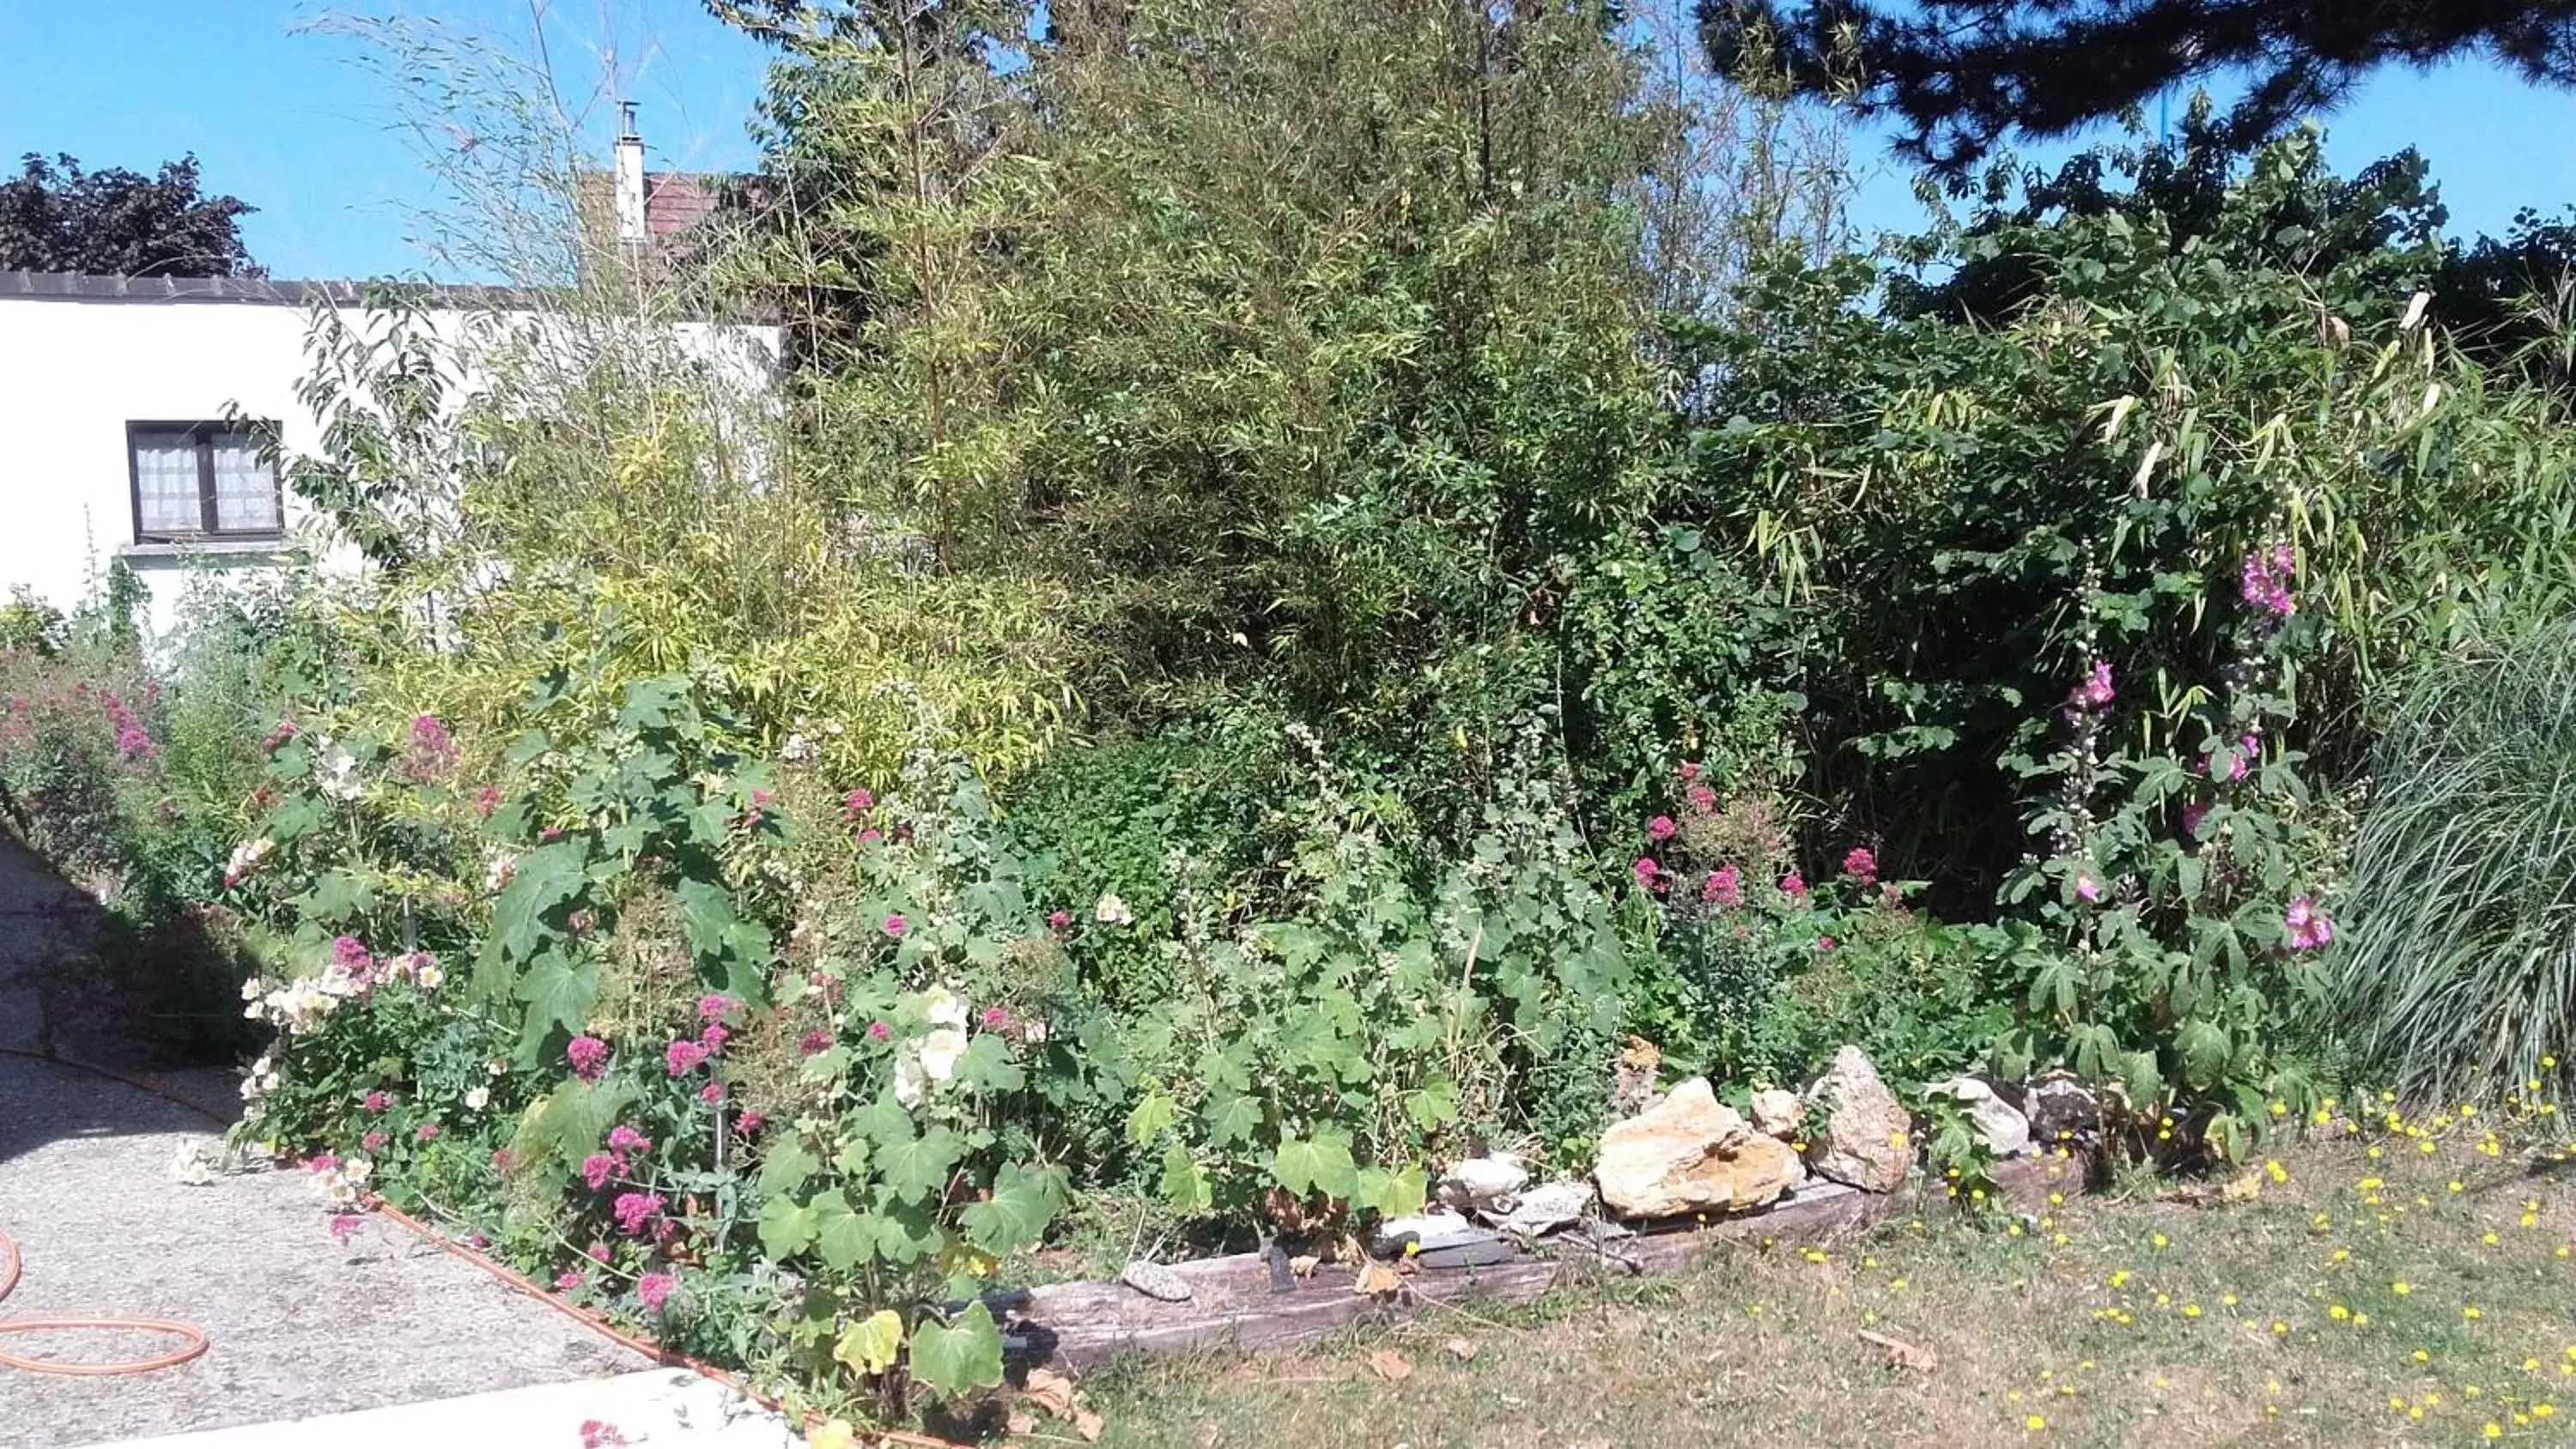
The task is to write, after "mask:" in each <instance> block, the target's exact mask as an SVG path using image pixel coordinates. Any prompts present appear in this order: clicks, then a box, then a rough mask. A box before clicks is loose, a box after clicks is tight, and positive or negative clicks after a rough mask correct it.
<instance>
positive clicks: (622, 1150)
mask: <svg viewBox="0 0 2576 1449" xmlns="http://www.w3.org/2000/svg"><path fill="white" fill-rule="evenodd" d="M608 1150H609V1151H611V1152H614V1153H616V1154H617V1155H619V1156H620V1157H623V1156H625V1155H626V1154H628V1153H630V1152H631V1153H634V1154H636V1155H638V1156H641V1155H643V1154H644V1153H647V1152H650V1151H652V1150H653V1139H652V1138H650V1137H647V1136H645V1135H644V1134H643V1133H641V1132H638V1131H636V1130H635V1129H634V1128H632V1127H629V1126H627V1125H626V1124H625V1123H623V1122H620V1123H618V1124H617V1125H616V1126H614V1127H611V1128H609V1129H608Z"/></svg>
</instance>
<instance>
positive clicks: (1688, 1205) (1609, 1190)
mask: <svg viewBox="0 0 2576 1449" xmlns="http://www.w3.org/2000/svg"><path fill="white" fill-rule="evenodd" d="M1804 1175H1805V1174H1804V1173H1803V1172H1802V1171H1801V1169H1800V1168H1799V1166H1798V1155H1797V1154H1796V1153H1794V1152H1791V1151H1790V1150H1789V1149H1788V1147H1787V1145H1785V1144H1783V1143H1782V1142H1780V1141H1778V1140H1777V1139H1775V1138H1770V1137H1765V1136H1763V1135H1762V1134H1761V1133H1759V1132H1756V1131H1754V1130H1753V1129H1752V1127H1751V1126H1749V1125H1748V1124H1747V1123H1746V1122H1745V1120H1744V1119H1743V1118H1742V1117H1739V1116H1737V1115H1736V1114H1735V1112H1734V1110H1733V1109H1732V1108H1729V1107H1726V1106H1722V1105H1720V1104H1719V1102H1718V1100H1717V1094H1716V1093H1715V1092H1713V1091H1711V1090H1710V1089H1709V1085H1708V1079H1707V1078H1706V1077H1693V1078H1691V1079H1690V1080H1689V1081H1687V1082H1684V1083H1682V1084H1681V1085H1680V1086H1677V1087H1675V1088H1673V1089H1672V1090H1671V1091H1670V1092H1667V1093H1665V1094H1664V1097H1663V1100H1662V1101H1659V1102H1657V1103H1656V1104H1655V1105H1653V1106H1652V1107H1649V1108H1647V1109H1646V1110H1645V1111H1644V1112H1642V1113H1639V1114H1638V1115H1637V1116H1634V1117H1631V1118H1629V1119H1628V1120H1626V1121H1624V1122H1619V1123H1616V1124H1613V1125H1612V1127H1611V1128H1610V1130H1609V1131H1607V1132H1604V1133H1602V1134H1601V1159H1600V1161H1599V1162H1598V1163H1597V1164H1595V1166H1594V1167H1593V1170H1592V1176H1593V1180H1594V1181H1595V1182H1596V1183H1598V1184H1599V1185H1600V1188H1601V1200H1602V1201H1603V1202H1605V1203H1608V1204H1609V1205H1610V1207H1611V1209H1612V1210H1613V1211H1616V1212H1620V1213H1624V1214H1626V1215H1627V1216H1629V1217H1639V1218H1668V1217H1677V1216H1679V1215H1681V1214H1684V1213H1701V1212H1742V1211H1744V1210H1746V1209H1748V1208H1757V1207H1763V1206H1767V1205H1768V1204H1770V1203H1772V1202H1774V1201H1776V1200H1777V1199H1778V1198H1779V1197H1780V1196H1781V1195H1782V1194H1783V1193H1786V1192H1789V1191H1791V1190H1792V1189H1794V1188H1796V1187H1797V1185H1798V1182H1799V1180H1800V1179H1801V1178H1802V1177H1803V1176H1804Z"/></svg>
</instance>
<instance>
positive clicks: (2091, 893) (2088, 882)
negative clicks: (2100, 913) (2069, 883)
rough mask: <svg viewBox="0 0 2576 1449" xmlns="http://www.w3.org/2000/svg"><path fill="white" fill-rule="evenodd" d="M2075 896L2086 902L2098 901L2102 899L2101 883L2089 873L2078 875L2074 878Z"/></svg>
mask: <svg viewBox="0 0 2576 1449" xmlns="http://www.w3.org/2000/svg"><path fill="white" fill-rule="evenodd" d="M2075 896H2076V899H2078V900H2081V901H2084V902H2085V903H2087V904H2090V903H2092V902H2094V901H2098V900H2100V899H2102V883H2101V882H2100V881H2098V880H2095V879H2094V878H2093V877H2091V876H2089V875H2079V876H2077V877H2076V878H2075Z"/></svg>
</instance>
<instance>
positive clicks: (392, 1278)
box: [0, 1055, 649, 1449]
mask: <svg viewBox="0 0 2576 1449" xmlns="http://www.w3.org/2000/svg"><path fill="white" fill-rule="evenodd" d="M174 1085H175V1084H174ZM187 1085H188V1086H189V1087H190V1088H192V1089H193V1090H190V1091H189V1092H188V1095H189V1096H190V1097H191V1098H192V1099H200V1098H201V1097H202V1096H203V1095H204V1094H205V1088H206V1086H207V1085H209V1084H208V1083H206V1082H204V1081H201V1080H195V1081H190V1082H189V1083H187ZM214 1136H215V1133H214V1132H213V1130H212V1128H211V1125H210V1124H209V1123H207V1122H206V1121H205V1120H204V1119H203V1118H200V1117H197V1116H195V1115H194V1114H192V1113H190V1112H188V1111H186V1110H185V1109H183V1108H180V1107H177V1106H174V1105H172V1104H170V1103H168V1102H164V1101H161V1100H159V1099H158V1098H155V1097H153V1096H151V1095H150V1094H148V1093H145V1092H141V1091H138V1090H136V1089H134V1088H132V1087H128V1086H125V1085H123V1084H121V1083H117V1082H114V1081H111V1080H108V1079H105V1078H101V1077H98V1076H94V1075H92V1074H90V1073H87V1072H83V1071H79V1070H76V1069H74V1068H70V1067H65V1066H60V1065H56V1064H52V1063H47V1062H39V1061H32V1060H29V1059H27V1058H24V1057H16V1056H6V1055H0V1230H5V1231H6V1232H8V1233H9V1234H10V1235H11V1236H12V1237H14V1238H16V1239H17V1240H18V1244H19V1247H20V1249H21V1251H22V1252H23V1253H24V1254H25V1258H26V1276H25V1279H24V1281H23V1282H21V1283H20V1284H19V1286H18V1290H17V1291H16V1292H15V1293H13V1294H11V1295H10V1296H9V1297H8V1299H7V1300H5V1301H0V1320H7V1319H12V1318H44V1317H145V1318H177V1319H182V1320H185V1321H187V1322H191V1323H195V1324H198V1325H199V1326H201V1327H203V1328H204V1329H205V1330H206V1332H207V1334H208V1336H209V1338H210V1339H211V1340H212V1343H213V1347H212V1349H211V1351H210V1352H208V1353H207V1354H206V1355H205V1356H204V1357H203V1358H200V1359H198V1360H196V1361H195V1362H193V1363H188V1364H183V1365H181V1366H179V1367H177V1368H174V1369H168V1370H165V1371H163V1372H160V1373H153V1374H145V1375H140V1376H134V1377H121V1378H99V1379H81V1378H63V1377H57V1376H53V1375H36V1374H26V1373H20V1372H17V1371H15V1370H11V1369H7V1368H0V1446H6V1449H51V1446H57V1445H71V1444H91V1443H97V1442H100V1441H103V1440H113V1439H121V1438H130V1437H137V1436H142V1435H151V1434H173V1433H179V1432H182V1431H186V1430H197V1429H211V1428H217V1427H222V1426H227V1425H236V1424H253V1423H259V1422H263V1421H266V1420H273V1419H289V1418H301V1417H305V1416H309V1415H315V1414H327V1413H337V1412H342V1411H346V1410H352V1409H365V1408H374V1407H379V1406H384V1405H392V1404H401V1403H409V1402H413V1401H416V1400H421V1399H432V1398H442V1397H446V1396H450V1395H458V1394H470V1393H479V1392H483V1391H486V1390H492V1389H505V1388H514V1387H519V1386H523V1385H529V1384H541V1383H552V1382H558V1381H562V1380H567V1379H579V1378H590V1377H595V1376H598V1375H603V1374H610V1373H625V1372H630V1371H633V1370H636V1369H640V1368H645V1367H648V1366H649V1365H648V1364H647V1363H646V1361H645V1360H643V1359H641V1358H640V1357H638V1356H636V1355H635V1354H633V1353H630V1352H628V1351H626V1350H624V1349H620V1348H618V1347H616V1346H615V1345H613V1344H611V1343H609V1342H607V1341H606V1340H604V1339H602V1338H600V1337H598V1336H597V1335H595V1334H592V1333H590V1332H589V1331H587V1330H586V1329H584V1328H582V1327H581V1326H580V1325H579V1324H577V1323H574V1322H572V1321H571V1320H569V1319H567V1318H565V1317H563V1316H562V1315H560V1314H557V1313H555V1312H553V1311H551V1310H549V1309H547V1308H546V1307H544V1306H543V1305H541V1304H538V1303H535V1302H532V1301H530V1300H529V1299H527V1298H525V1297H522V1296H521V1295H519V1294H516V1293H513V1292H511V1291H509V1290H508V1289H506V1288H503V1287H502V1286H501V1285H500V1284H498V1283H495V1282H493V1281H492V1280H491V1279H490V1278H487V1277H485V1276H484V1275H483V1274H482V1273H480V1272H478V1271H476V1270H475V1269H474V1268H473V1267H471V1266H469V1265H467V1264H465V1263H463V1262H460V1261H458V1260H456V1259H455V1258H452V1257H450V1256H448V1255H446V1254H444V1253H442V1252H440V1251H439V1250H438V1249H436V1248H434V1247H431V1246H429V1245H428V1244H426V1243H423V1242H421V1241H420V1240H418V1239H417V1238H415V1237H413V1236H412V1235H411V1234H410V1233H409V1232H407V1231H405V1230H404V1229H402V1228H400V1227H397V1226H395V1225H393V1224H391V1223H388V1222H385V1221H383V1220H382V1219H378V1218H369V1219H368V1220H367V1222H366V1225H365V1226H364V1227H363V1228H362V1229H360V1230H359V1232H358V1233H357V1235H356V1236H355V1237H354V1238H352V1239H351V1240H350V1242H349V1243H348V1244H347V1246H345V1247H344V1246H342V1245H341V1244H339V1243H337V1242H335V1241H333V1240H332V1238H331V1235H330V1233H329V1232H328V1230H327V1228H326V1223H327V1222H328V1216H327V1213H326V1211H325V1209H324V1207H323V1206H322V1203H321V1197H320V1194H319V1192H318V1191H317V1190H316V1188H315V1186H314V1184H313V1183H312V1181H311V1180H310V1179H309V1178H308V1177H306V1175H305V1174H303V1173H300V1172H292V1171H288V1172H269V1173H258V1174H252V1175H248V1176H235V1177H220V1178H217V1179H216V1180H215V1182H214V1183H213V1184H212V1185H211V1186H205V1187H188V1186H184V1185H182V1184H180V1183H179V1182H178V1181H176V1180H175V1178H174V1177H173V1175H172V1172H171V1164H172V1161H173V1159H174V1157H175V1156H176V1155H177V1153H178V1151H179V1149H180V1147H181V1145H182V1144H185V1143H201V1142H211V1141H212V1140H213V1138H214ZM82 1337H84V1336H81V1335H61V1336H56V1337H49V1338H46V1339H43V1340H41V1341H40V1340H38V1339H36V1338H32V1337H30V1338H24V1339H12V1340H10V1341H9V1342H10V1343H11V1345H12V1346H13V1347H15V1348H17V1349H18V1350H19V1351H20V1352H26V1351H29V1350H36V1351H38V1352H42V1353H47V1354H52V1353H59V1354H61V1355H63V1356H65V1357H70V1356H73V1355H74V1354H75V1353H78V1354H79V1355H80V1356H85V1357H93V1358H111V1357H119V1358H121V1357H130V1356H140V1355H142V1354H146V1353H151V1352H157V1351H159V1349H160V1347H161V1342H160V1341H159V1340H144V1339H139V1338H136V1337H132V1336H127V1337H123V1338H121V1339H118V1340H115V1341H110V1340H108V1339H106V1338H105V1337H103V1336H101V1337H95V1338H93V1340H92V1341H91V1342H88V1343H86V1344H84V1343H81V1342H79V1340H80V1338H82ZM40 1343H41V1348H40V1347H39V1344H40Z"/></svg>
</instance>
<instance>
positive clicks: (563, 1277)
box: [555, 1269, 586, 1293]
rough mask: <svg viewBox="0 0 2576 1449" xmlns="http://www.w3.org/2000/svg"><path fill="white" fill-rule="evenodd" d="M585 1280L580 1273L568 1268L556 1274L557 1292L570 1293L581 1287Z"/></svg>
mask: <svg viewBox="0 0 2576 1449" xmlns="http://www.w3.org/2000/svg"><path fill="white" fill-rule="evenodd" d="M584 1281H586V1280H584V1279H583V1277H582V1276H581V1275H580V1274H579V1273H575V1272H573V1271H571V1270H569V1269H567V1270H565V1271H563V1272H561V1273H557V1274H556V1275H555V1291H556V1292H557V1293H570V1292H571V1291H573V1290H574V1289H576V1288H578V1287H580V1286H581V1285H582V1283H583V1282H584Z"/></svg>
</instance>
